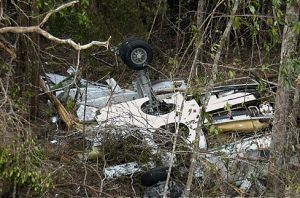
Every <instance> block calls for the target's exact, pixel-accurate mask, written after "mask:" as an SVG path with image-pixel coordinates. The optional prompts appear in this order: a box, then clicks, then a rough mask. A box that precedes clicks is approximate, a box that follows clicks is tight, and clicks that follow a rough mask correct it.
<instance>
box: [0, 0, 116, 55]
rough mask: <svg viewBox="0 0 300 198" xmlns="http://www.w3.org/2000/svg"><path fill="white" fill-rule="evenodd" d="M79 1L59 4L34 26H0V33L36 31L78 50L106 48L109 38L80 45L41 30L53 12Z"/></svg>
mask: <svg viewBox="0 0 300 198" xmlns="http://www.w3.org/2000/svg"><path fill="white" fill-rule="evenodd" d="M78 2H79V1H72V2H69V3H66V4H63V5H61V6H59V7H58V8H56V9H54V10H51V11H50V12H49V13H48V14H47V15H46V16H45V18H44V19H43V20H42V22H41V23H40V24H39V25H36V26H29V27H18V26H12V27H3V28H0V34H4V33H15V34H24V33H38V34H40V35H42V36H44V37H45V38H46V39H48V40H51V41H53V42H56V43H59V44H67V45H70V46H72V47H73V48H74V49H75V50H77V51H79V50H85V49H88V48H90V47H92V46H98V47H105V48H106V49H108V47H109V42H110V38H111V37H109V38H108V40H107V41H104V42H100V41H92V42H90V43H88V44H85V45H80V44H77V43H75V42H74V41H73V40H72V39H60V38H57V37H55V36H53V35H52V34H50V33H49V32H47V31H45V30H43V29H42V28H41V27H42V26H43V25H44V24H45V23H46V22H47V21H48V19H49V18H50V16H51V15H52V14H53V13H56V12H59V11H60V10H62V9H64V8H67V7H70V6H72V5H74V4H76V3H78Z"/></svg>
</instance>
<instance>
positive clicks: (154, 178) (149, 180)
mask: <svg viewBox="0 0 300 198" xmlns="http://www.w3.org/2000/svg"><path fill="white" fill-rule="evenodd" d="M168 169H169V167H159V168H154V169H151V170H149V171H147V172H145V173H143V174H142V175H141V183H142V185H143V186H153V185H154V184H156V183H157V182H159V181H165V180H166V179H167V175H168Z"/></svg>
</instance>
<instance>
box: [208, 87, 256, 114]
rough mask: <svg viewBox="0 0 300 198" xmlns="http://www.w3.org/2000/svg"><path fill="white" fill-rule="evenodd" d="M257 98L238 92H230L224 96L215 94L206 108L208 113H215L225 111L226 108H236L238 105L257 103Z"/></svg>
mask: <svg viewBox="0 0 300 198" xmlns="http://www.w3.org/2000/svg"><path fill="white" fill-rule="evenodd" d="M255 100H256V97H255V96H254V95H253V94H251V93H247V92H238V93H234V92H233V91H229V92H227V93H226V94H223V95H216V94H213V95H211V96H210V98H209V100H208V104H207V107H206V112H211V111H215V110H218V109H223V108H224V107H225V106H228V105H230V106H234V105H237V104H244V103H246V102H250V101H255Z"/></svg>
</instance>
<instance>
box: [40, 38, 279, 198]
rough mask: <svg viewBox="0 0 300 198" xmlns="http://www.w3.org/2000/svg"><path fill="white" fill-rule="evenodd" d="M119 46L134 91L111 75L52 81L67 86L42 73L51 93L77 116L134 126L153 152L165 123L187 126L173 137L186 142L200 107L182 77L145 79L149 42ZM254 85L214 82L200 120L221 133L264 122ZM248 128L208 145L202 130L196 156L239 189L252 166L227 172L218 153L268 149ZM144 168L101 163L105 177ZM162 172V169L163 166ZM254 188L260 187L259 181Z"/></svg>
mask: <svg viewBox="0 0 300 198" xmlns="http://www.w3.org/2000/svg"><path fill="white" fill-rule="evenodd" d="M141 44H142V45H141ZM135 46H138V47H135ZM141 46H142V47H141ZM143 46H144V47H143ZM119 51H120V54H121V57H122V59H123V60H124V62H125V63H126V64H127V65H128V66H129V67H130V68H132V69H134V70H139V77H138V79H137V81H135V82H134V83H133V84H134V88H135V89H134V91H132V90H126V89H122V88H121V87H120V86H119V85H118V84H117V83H116V81H115V80H114V79H108V80H107V81H106V82H107V84H106V85H104V84H100V83H94V82H88V81H86V80H80V82H78V83H80V84H81V85H82V86H81V87H79V88H78V87H71V88H68V89H58V88H57V85H59V84H61V86H62V87H64V88H65V87H67V86H64V85H63V82H64V81H65V80H66V79H67V77H64V76H60V75H57V74H46V79H47V81H48V82H51V83H52V85H51V86H50V88H51V89H52V90H53V89H54V90H56V96H57V97H58V98H60V99H63V98H64V97H66V95H67V96H70V97H71V98H73V99H76V100H77V104H78V106H79V108H78V110H77V115H78V119H79V121H93V120H95V119H96V121H97V122H98V127H99V128H105V127H109V126H114V127H120V129H121V128H122V127H123V128H124V127H126V128H127V130H124V131H123V132H121V133H122V134H123V135H125V136H126V135H131V133H134V132H130V128H138V129H139V133H141V134H142V136H143V137H144V141H145V143H146V144H147V145H148V146H149V147H150V148H152V149H151V152H152V153H153V154H155V153H157V152H160V149H159V146H158V145H157V143H156V141H155V137H154V136H155V134H156V133H157V131H158V130H161V129H167V126H170V125H173V126H175V128H177V127H179V126H181V125H183V126H185V128H187V129H188V134H187V135H185V136H182V134H180V133H179V136H180V137H178V138H181V139H184V141H185V142H186V145H189V147H190V148H191V145H192V143H193V142H194V141H195V138H196V129H197V126H198V116H199V114H200V111H201V107H200V106H199V104H198V102H199V101H196V100H195V99H193V98H192V97H190V96H189V97H187V96H185V94H184V93H183V92H185V91H186V89H187V84H186V83H185V81H184V80H177V81H171V80H160V81H156V82H153V83H151V82H150V80H149V77H148V73H147V67H146V66H145V65H146V64H147V63H149V62H150V61H151V59H152V54H150V53H152V52H151V51H149V46H148V45H146V44H145V43H144V42H142V41H140V40H134V39H131V40H130V39H129V40H127V41H126V42H124V43H123V44H122V45H121V47H120V49H119ZM258 85H259V84H258V83H257V82H254V83H249V84H241V85H230V86H222V87H215V88H214V89H213V91H212V92H211V94H210V97H209V100H208V104H207V107H206V112H207V113H208V114H209V115H210V118H211V120H208V119H205V121H204V123H203V125H205V124H206V123H207V124H212V125H214V126H215V127H216V128H217V129H218V130H219V131H220V132H222V133H225V132H238V133H239V132H257V131H260V130H264V129H266V128H268V127H269V126H270V123H271V120H272V118H273V107H272V105H271V104H269V103H267V102H266V101H262V100H258V97H259V96H258V95H259V94H258V92H257V86H258ZM269 86H270V87H271V89H274V88H275V86H274V85H273V84H269ZM86 88H87V89H86ZM228 107H229V108H228ZM84 115H85V117H84ZM253 134H254V135H252V136H251V137H249V138H245V139H242V140H239V141H236V142H233V143H230V144H225V145H223V146H219V147H216V148H209V147H208V144H207V139H206V136H205V134H204V133H202V134H201V135H200V141H199V147H200V148H201V149H202V150H206V151H207V152H206V154H204V155H201V157H200V159H202V160H206V161H207V162H208V163H210V164H213V165H214V166H215V167H216V168H217V169H218V170H219V172H220V175H221V176H222V177H223V178H224V179H228V180H231V181H235V182H236V183H237V185H239V186H240V190H242V191H247V190H249V188H250V187H251V186H252V185H254V183H253V180H252V179H251V178H253V175H255V174H258V172H257V171H256V170H254V169H251V170H250V169H249V171H248V172H247V174H246V175H243V176H242V177H241V175H240V174H239V175H232V174H231V173H229V171H228V167H227V166H225V161H224V160H223V159H224V157H226V158H227V159H229V158H230V159H233V158H234V159H238V158H239V157H246V156H249V153H251V154H250V155H251V156H252V157H253V156H254V157H256V158H258V157H259V156H260V154H259V152H260V151H266V150H268V148H269V146H270V142H271V138H270V136H269V135H257V134H256V133H253ZM173 135H174V134H173ZM89 140H91V141H92V142H93V147H94V149H96V148H97V147H98V146H100V145H102V144H103V143H104V142H102V140H101V134H99V133H98V134H96V135H95V137H93V138H91V137H89ZM163 155H164V156H163V158H164V159H165V161H164V162H163V165H164V166H166V167H168V166H170V164H169V159H170V155H171V153H170V152H168V151H164V152H163ZM175 160H176V159H175ZM149 164H150V165H149ZM149 164H148V165H149V166H148V165H147V166H146V167H148V168H149V167H151V168H153V167H155V166H156V165H155V164H154V163H153V162H152V161H151V160H150V161H149ZM144 169H145V167H143V165H141V164H138V163H137V162H128V163H127V164H117V165H116V166H112V167H107V168H105V170H104V175H105V177H106V178H107V179H109V178H116V177H119V176H124V175H132V174H134V173H136V172H143V170H144ZM204 172H205V171H204V170H203V167H202V166H201V167H199V168H198V169H197V171H196V173H195V177H198V178H201V177H204ZM162 175H165V172H164V173H163V174H162ZM164 179H166V178H165V176H161V177H158V179H154V181H155V182H152V183H150V184H151V185H148V186H152V185H155V184H156V183H158V182H162V181H163V180H164ZM146 183H147V182H146ZM261 186H263V185H261ZM260 189H261V190H263V187H260ZM157 195H159V194H157Z"/></svg>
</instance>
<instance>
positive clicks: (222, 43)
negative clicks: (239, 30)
mask: <svg viewBox="0 0 300 198" xmlns="http://www.w3.org/2000/svg"><path fill="white" fill-rule="evenodd" d="M239 2H240V1H239V0H235V2H234V5H233V8H232V12H231V16H230V19H229V21H228V23H227V26H226V28H225V30H224V32H223V34H222V37H221V39H220V42H219V48H218V50H217V52H216V55H215V57H214V62H213V66H212V71H211V78H210V80H209V83H208V86H207V93H208V94H210V91H211V90H212V88H213V86H214V83H215V81H216V79H217V74H218V63H219V61H220V58H221V54H222V50H223V48H224V46H225V43H226V39H227V36H228V34H229V33H230V30H231V27H232V23H233V19H234V15H235V13H236V11H237V8H238V6H239ZM207 98H208V95H207V96H206V100H205V105H206V103H207Z"/></svg>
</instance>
